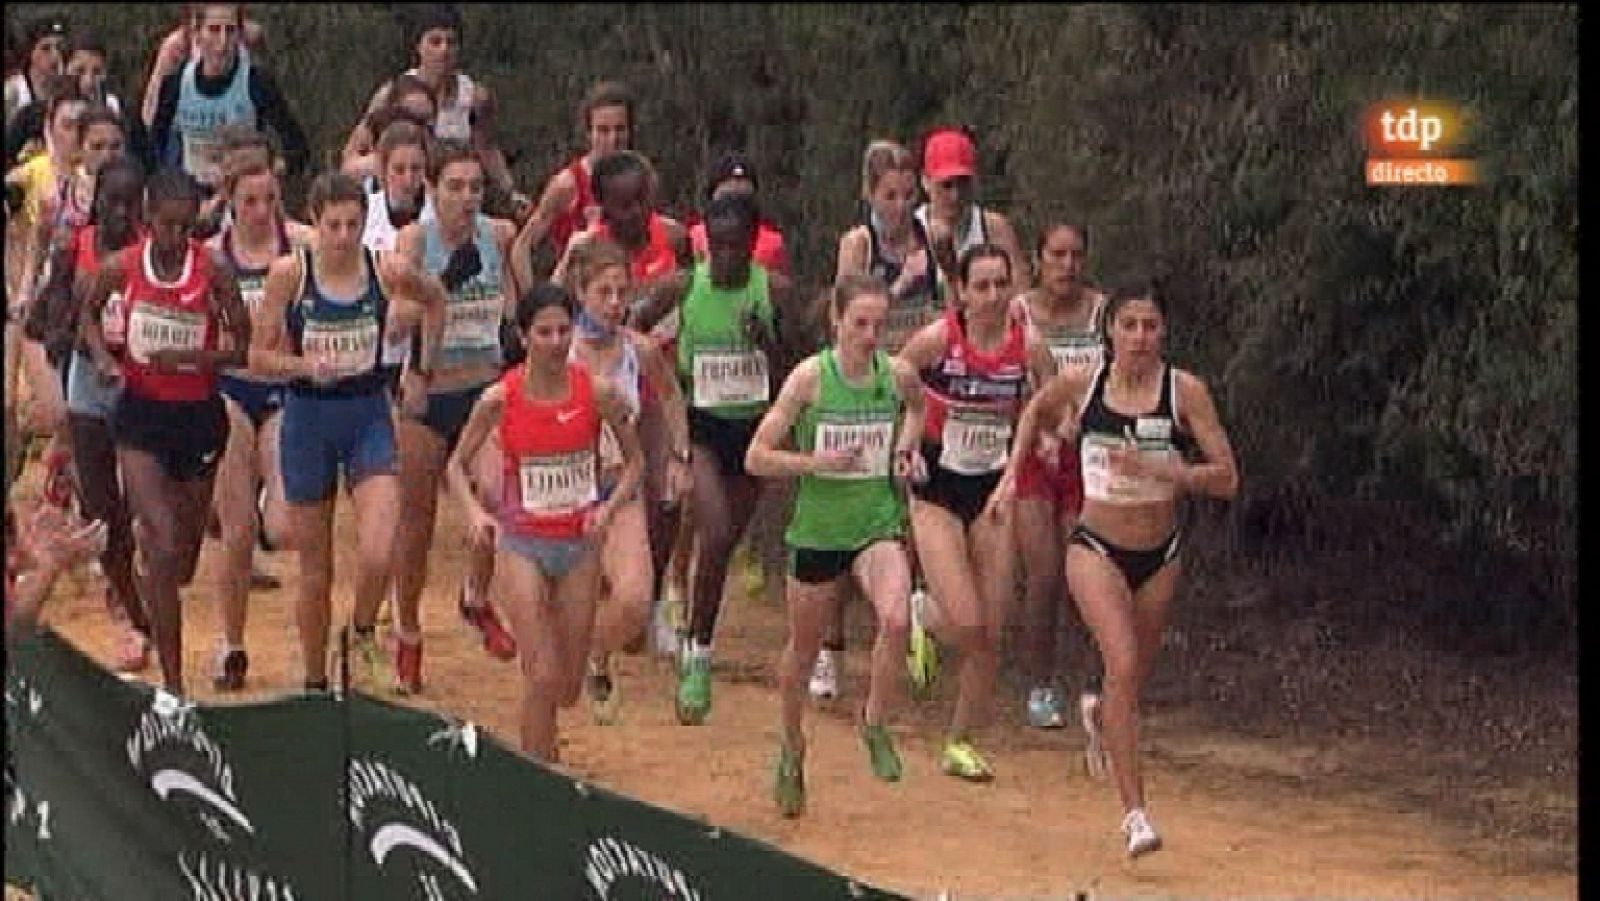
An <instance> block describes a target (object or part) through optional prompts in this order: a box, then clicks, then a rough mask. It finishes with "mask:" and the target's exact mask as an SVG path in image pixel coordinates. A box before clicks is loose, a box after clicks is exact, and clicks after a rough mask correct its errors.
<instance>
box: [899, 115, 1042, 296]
mask: <svg viewBox="0 0 1600 901" xmlns="http://www.w3.org/2000/svg"><path fill="white" fill-rule="evenodd" d="M977 187H978V149H977V146H976V145H974V144H973V142H972V136H971V135H970V134H969V133H968V132H967V131H966V130H965V129H960V128H939V129H935V130H934V131H932V132H930V133H929V134H928V137H927V138H926V139H925V140H924V141H923V144H922V189H923V190H924V191H926V192H927V194H928V202H927V203H925V204H923V205H922V206H920V207H917V213H916V216H917V221H919V222H921V223H922V226H923V228H926V229H927V230H928V237H929V238H930V239H931V240H932V241H933V247H934V256H935V258H936V259H937V260H938V261H939V265H940V268H942V269H944V270H945V275H946V276H947V277H948V276H949V274H950V270H951V269H952V268H953V267H954V266H955V263H956V260H958V259H960V258H961V256H962V255H963V254H965V253H966V252H967V251H968V250H971V249H972V248H974V247H977V246H978V245H980V244H993V245H995V246H997V247H999V248H1000V249H1001V250H1004V251H1005V252H1006V256H1007V257H1009V258H1010V259H1011V271H1012V273H1013V278H1014V279H1015V281H1014V283H1013V284H1012V287H1013V288H1015V289H1016V290H1018V291H1026V290H1028V287H1029V286H1028V276H1027V272H1028V268H1027V266H1026V263H1027V260H1025V259H1024V258H1023V256H1022V245H1021V244H1020V243H1019V242H1018V241H1017V233H1016V231H1015V230H1014V229H1013V228H1012V227H1011V221H1010V220H1009V219H1007V218H1006V217H1005V215H1004V214H1002V213H999V212H996V211H995V210H990V209H984V208H983V207H981V206H979V205H978V202H977V196H978V192H977Z"/></svg>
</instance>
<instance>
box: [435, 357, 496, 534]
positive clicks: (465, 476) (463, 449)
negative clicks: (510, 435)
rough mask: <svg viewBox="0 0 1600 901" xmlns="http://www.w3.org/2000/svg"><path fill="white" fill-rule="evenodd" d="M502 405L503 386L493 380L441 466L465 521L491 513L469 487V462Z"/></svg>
mask: <svg viewBox="0 0 1600 901" xmlns="http://www.w3.org/2000/svg"><path fill="white" fill-rule="evenodd" d="M505 405H506V395H505V388H504V387H503V385H502V384H501V383H500V382H495V383H494V384H492V385H490V386H489V387H488V388H487V389H486V390H485V391H484V392H483V394H482V395H480V396H479V397H478V402H477V403H476V404H473V405H472V412H471V413H470V414H468V416H467V424H466V425H465V426H463V427H462V429H461V440H460V441H459V442H458V443H457V444H456V450H455V453H453V454H451V455H450V459H449V461H448V462H447V463H446V465H445V471H444V478H445V483H446V484H447V485H449V486H450V493H451V494H452V495H454V497H455V499H456V503H458V504H460V505H461V509H462V511H463V512H465V513H466V514H467V516H468V519H469V520H477V519H492V518H493V516H494V514H493V512H492V511H490V510H489V509H488V508H487V507H485V506H484V504H483V501H482V500H480V499H479V497H478V492H477V490H476V489H475V488H473V485H472V461H473V459H474V458H476V457H477V456H478V451H479V450H480V449H482V447H483V444H484V442H485V441H487V440H488V438H489V432H490V431H491V430H492V429H494V428H495V427H496V426H498V425H500V414H501V413H502V412H503V411H504V410H505Z"/></svg>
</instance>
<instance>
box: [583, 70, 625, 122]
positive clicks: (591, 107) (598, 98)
mask: <svg viewBox="0 0 1600 901" xmlns="http://www.w3.org/2000/svg"><path fill="white" fill-rule="evenodd" d="M603 106H620V107H622V108H623V109H625V110H627V111H628V127H630V128H632V127H633V92H632V91H630V90H629V89H628V86H627V85H625V84H623V83H622V82H620V81H601V82H596V83H595V85H594V87H592V88H590V89H589V92H588V93H587V94H584V95H583V101H582V102H580V103H579V104H578V124H580V125H582V126H583V130H584V131H588V130H589V117H590V116H591V115H593V113H594V111H595V110H597V109H599V108H601V107H603Z"/></svg>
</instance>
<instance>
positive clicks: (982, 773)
mask: <svg viewBox="0 0 1600 901" xmlns="http://www.w3.org/2000/svg"><path fill="white" fill-rule="evenodd" d="M942 756H943V759H942V760H941V763H942V765H943V767H944V771H945V772H946V773H948V774H949V775H951V776H954V777H956V778H957V779H965V780H967V781H968V782H988V781H990V780H991V779H993V778H994V770H992V769H990V768H989V761H987V760H984V759H983V755H982V754H979V753H978V749H977V748H974V747H973V746H972V743H971V742H969V741H967V740H966V739H961V740H959V741H946V742H945V743H944V754H943V755H942Z"/></svg>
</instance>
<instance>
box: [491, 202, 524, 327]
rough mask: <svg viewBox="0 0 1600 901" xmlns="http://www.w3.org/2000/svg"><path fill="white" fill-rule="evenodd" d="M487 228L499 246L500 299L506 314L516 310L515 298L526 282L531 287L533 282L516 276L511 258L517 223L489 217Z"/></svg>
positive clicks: (520, 294) (519, 295) (519, 294)
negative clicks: (503, 302)
mask: <svg viewBox="0 0 1600 901" xmlns="http://www.w3.org/2000/svg"><path fill="white" fill-rule="evenodd" d="M489 228H490V229H492V230H493V231H494V243H495V246H497V247H499V248H500V284H501V292H500V293H501V294H502V298H501V299H502V300H504V301H505V306H506V307H508V308H509V309H507V310H504V311H503V312H504V313H506V314H510V313H513V312H515V311H516V304H517V298H519V297H521V296H522V293H523V291H525V290H527V289H526V288H524V287H523V285H524V284H526V285H527V286H528V287H529V288H531V287H533V282H531V281H530V282H523V281H522V279H520V278H519V277H518V276H517V267H516V266H515V265H513V261H512V259H511V247H512V245H513V244H514V243H515V242H516V240H517V224H516V223H515V222H512V221H511V220H510V219H490V220H489Z"/></svg>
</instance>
